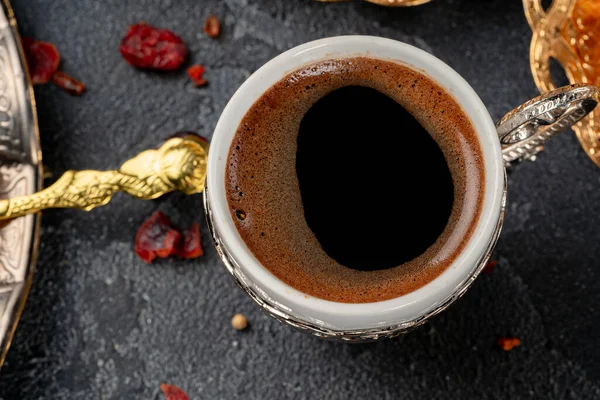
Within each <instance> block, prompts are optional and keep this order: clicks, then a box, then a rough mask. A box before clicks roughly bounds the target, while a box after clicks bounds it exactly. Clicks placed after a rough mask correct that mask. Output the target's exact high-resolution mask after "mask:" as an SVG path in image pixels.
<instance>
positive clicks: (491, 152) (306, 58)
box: [204, 36, 598, 340]
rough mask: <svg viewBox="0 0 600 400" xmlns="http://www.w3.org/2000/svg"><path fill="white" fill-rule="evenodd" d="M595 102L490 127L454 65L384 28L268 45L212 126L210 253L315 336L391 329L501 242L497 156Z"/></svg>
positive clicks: (529, 145) (280, 314)
mask: <svg viewBox="0 0 600 400" xmlns="http://www.w3.org/2000/svg"><path fill="white" fill-rule="evenodd" d="M597 102H598V89H597V88H595V87H593V86H583V85H580V86H572V87H566V88H561V89H558V90H557V91H554V92H551V93H548V94H545V95H543V96H540V97H539V98H536V99H534V100H532V101H530V102H528V103H526V104H524V105H523V106H521V107H519V108H517V109H516V110H514V111H512V112H511V113H509V114H507V116H506V117H504V118H503V119H502V121H500V123H499V124H498V125H497V126H496V125H494V123H493V122H492V120H491V117H490V115H489V113H488V111H487V110H486V108H485V106H484V105H483V103H482V102H481V100H480V99H479V97H478V96H477V94H476V93H475V91H474V90H473V89H472V88H471V87H470V86H469V85H468V83H467V82H466V81H465V80H464V79H463V78H462V77H460V76H459V75H458V74H457V73H456V72H455V71H454V70H452V69H451V68H450V67H449V66H447V65H446V64H444V63H443V62H442V61H440V60H439V59H437V58H435V57H434V56H432V55H430V54H428V53H426V52H424V51H422V50H419V49H417V48H415V47H412V46H410V45H407V44H404V43H399V42H396V41H393V40H389V39H383V38H377V37H365V36H344V37H334V38H329V39H323V40H318V41H315V42H311V43H307V44H304V45H302V46H299V47H297V48H294V49H292V50H289V51H288V52H286V53H284V54H282V55H280V56H278V57H276V58H275V59H273V60H272V61H270V62H268V63H267V64H266V65H264V66H263V67H262V68H260V69H259V70H258V71H257V72H256V73H254V74H253V75H252V76H251V77H250V78H249V79H248V80H247V81H246V82H245V83H244V84H243V85H242V86H241V87H240V89H239V90H238V91H237V92H236V93H235V95H234V96H233V97H232V99H231V100H230V102H229V104H228V105H227V107H226V108H225V110H224V111H223V114H222V116H221V118H220V120H219V122H218V124H217V127H216V129H215V132H214V135H213V138H212V145H211V152H210V155H209V161H208V175H207V181H206V190H205V192H204V193H205V195H204V196H205V197H204V199H205V206H206V210H207V216H208V220H209V226H210V228H211V233H212V235H213V238H214V241H215V244H216V247H217V250H218V252H219V254H220V256H221V258H222V259H223V261H224V263H225V265H226V267H227V269H228V270H229V272H231V274H232V275H233V276H234V277H235V279H236V280H237V282H238V284H239V285H240V286H241V287H242V288H243V289H244V290H245V291H246V292H247V293H248V294H249V295H250V296H251V297H252V298H253V299H254V300H255V301H256V302H257V303H258V304H259V305H260V306H261V307H262V308H263V309H265V310H266V311H267V312H268V313H269V314H271V315H273V316H274V317H276V318H278V319H279V320H281V321H283V322H286V323H288V324H290V325H293V326H296V327H299V328H301V329H303V330H306V331H308V332H310V333H313V334H315V335H317V336H321V337H327V338H340V339H343V340H373V339H377V338H381V337H390V336H394V335H396V334H399V333H401V332H404V331H406V330H407V329H409V328H412V327H415V326H417V325H419V324H421V323H423V322H424V321H425V320H426V319H427V318H428V317H430V316H432V315H434V314H436V313H438V312H439V311H441V310H443V309H444V308H446V307H447V306H448V305H449V304H450V303H452V302H453V301H454V300H456V299H457V298H458V297H459V296H460V295H461V294H462V293H464V291H465V290H466V289H467V288H468V287H469V285H470V284H471V283H472V282H473V280H474V279H475V278H476V277H477V275H478V274H479V272H480V271H481V269H482V268H483V266H484V265H485V263H486V262H487V260H488V258H489V256H490V253H491V251H492V249H493V247H494V245H495V243H496V241H497V238H498V235H499V233H500V229H501V226H502V221H503V215H504V205H505V196H506V169H505V167H506V166H508V165H510V164H511V163H514V162H516V161H520V160H522V159H525V158H529V159H532V158H534V157H535V154H536V153H537V152H538V151H539V150H540V149H541V144H542V143H543V141H544V140H546V139H548V138H549V137H550V136H551V135H553V134H554V133H556V132H558V131H559V130H561V129H563V128H566V127H568V126H570V125H572V124H573V123H576V122H577V121H579V120H580V119H581V118H583V117H584V116H585V115H587V113H589V112H590V111H591V110H592V109H593V108H594V107H595V106H596V104H597Z"/></svg>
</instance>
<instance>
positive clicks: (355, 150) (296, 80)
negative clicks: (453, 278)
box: [225, 57, 485, 303]
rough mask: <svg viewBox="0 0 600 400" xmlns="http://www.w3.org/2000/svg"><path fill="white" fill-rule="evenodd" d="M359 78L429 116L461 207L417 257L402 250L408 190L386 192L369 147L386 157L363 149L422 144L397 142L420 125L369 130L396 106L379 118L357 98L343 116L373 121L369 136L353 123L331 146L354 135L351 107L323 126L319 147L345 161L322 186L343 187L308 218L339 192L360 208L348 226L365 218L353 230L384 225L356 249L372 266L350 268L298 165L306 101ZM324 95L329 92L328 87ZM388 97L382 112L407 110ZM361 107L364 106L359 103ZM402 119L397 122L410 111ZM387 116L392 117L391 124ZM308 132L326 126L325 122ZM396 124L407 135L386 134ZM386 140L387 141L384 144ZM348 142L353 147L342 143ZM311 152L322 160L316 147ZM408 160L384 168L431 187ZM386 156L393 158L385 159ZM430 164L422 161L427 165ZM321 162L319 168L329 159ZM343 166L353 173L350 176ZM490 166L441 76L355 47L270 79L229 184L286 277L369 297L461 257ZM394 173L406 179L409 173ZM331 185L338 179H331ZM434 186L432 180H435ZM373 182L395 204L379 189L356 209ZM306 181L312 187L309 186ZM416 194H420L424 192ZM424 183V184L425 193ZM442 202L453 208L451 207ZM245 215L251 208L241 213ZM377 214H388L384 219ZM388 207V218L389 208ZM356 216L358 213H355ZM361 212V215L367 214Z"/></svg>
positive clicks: (237, 209)
mask: <svg viewBox="0 0 600 400" xmlns="http://www.w3.org/2000/svg"><path fill="white" fill-rule="evenodd" d="M349 86H362V87H364V88H365V89H363V90H367V91H368V93H370V96H373V91H375V92H376V93H375V94H376V95H377V97H376V98H377V99H378V100H377V101H380V99H381V97H380V96H383V97H384V99H385V97H386V96H387V97H388V98H389V99H390V100H391V102H392V103H393V102H396V103H398V105H400V106H401V108H402V107H403V108H405V109H406V110H408V111H410V113H411V114H412V115H413V116H414V118H415V119H416V121H418V124H420V125H422V127H423V128H422V129H424V130H426V131H427V132H429V134H430V136H431V137H432V138H433V139H434V140H435V142H436V143H437V144H438V145H439V148H440V149H441V150H442V152H443V155H444V158H445V159H446V161H447V166H448V168H449V170H450V172H451V174H452V183H453V189H454V191H453V192H454V193H453V195H454V201H453V204H452V209H451V212H450V217H449V219H447V218H445V217H443V219H445V221H443V222H442V223H441V224H442V225H445V227H444V228H443V230H442V231H441V233H440V232H434V234H435V237H436V238H437V240H435V239H434V240H433V241H431V240H429V241H430V243H427V244H426V245H425V246H423V243H420V245H421V248H420V249H411V250H414V252H413V254H410V255H413V256H414V255H416V258H411V257H410V256H409V253H410V252H408V251H399V252H398V253H396V254H394V251H393V249H394V247H398V246H401V245H402V242H403V240H404V237H405V235H406V234H407V232H408V231H410V228H409V229H407V230H406V231H403V232H392V231H393V222H394V221H398V218H399V216H400V218H401V215H407V214H406V213H405V211H406V210H402V211H398V212H395V211H394V209H393V208H394V204H398V205H402V200H400V199H394V197H395V196H394V193H390V192H387V193H386V189H387V188H389V183H390V182H387V183H384V182H383V181H380V182H379V184H375V181H374V180H368V179H367V180H365V177H366V176H367V175H371V174H375V173H379V172H381V171H377V169H378V166H377V165H365V163H364V161H365V157H366V159H370V160H375V159H377V154H371V155H369V156H365V155H364V153H365V152H366V151H367V150H368V151H371V152H374V153H380V154H382V155H387V156H388V157H390V158H392V157H393V159H396V158H399V157H402V155H403V154H404V153H405V152H411V151H414V152H416V151H417V150H416V149H414V148H410V147H408V146H405V147H404V146H403V147H400V149H398V151H396V152H395V151H394V147H395V146H394V145H398V146H400V142H401V138H402V137H404V136H409V135H414V133H415V132H412V131H411V129H410V125H409V126H407V128H409V129H407V130H404V129H402V128H401V127H399V126H398V127H397V129H396V130H395V131H388V132H387V135H386V133H385V132H381V136H379V137H378V136H377V133H376V132H372V131H371V132H367V131H366V130H367V129H368V128H367V126H368V125H372V126H373V127H377V126H378V125H377V124H379V123H384V124H385V125H389V124H387V123H386V121H389V122H390V123H391V122H392V119H393V116H390V115H387V116H385V117H384V118H385V119H380V120H379V121H378V122H377V123H375V122H372V118H371V116H367V115H365V114H364V113H360V111H357V109H354V110H353V111H354V112H355V113H354V114H353V115H350V114H348V115H347V116H346V118H348V120H347V121H345V122H343V123H342V124H348V123H349V121H357V119H360V120H361V122H360V123H359V122H358V121H357V122H356V123H355V124H354V125H355V127H356V126H358V125H360V124H362V125H363V126H364V127H365V131H364V132H363V137H362V138H361V140H360V141H359V140H358V138H357V137H356V136H358V135H359V133H358V132H355V133H351V132H348V133H349V135H350V136H349V137H347V138H346V139H345V140H346V143H344V144H340V145H339V148H337V149H334V148H330V149H329V150H331V151H333V154H327V153H328V149H327V146H328V145H327V143H332V142H335V141H337V140H336V139H335V138H334V137H333V135H341V136H343V132H342V131H341V130H338V127H340V126H339V125H336V123H335V119H337V118H338V117H339V116H340V115H339V114H340V113H338V115H336V116H334V115H332V116H331V120H332V121H330V123H331V122H332V123H333V124H332V125H331V129H333V131H332V132H322V135H331V136H330V137H329V138H328V139H323V140H324V143H323V145H324V146H325V147H324V148H323V149H322V150H323V152H322V153H321V154H320V156H319V158H320V159H321V160H323V159H324V158H326V157H330V156H333V157H343V158H344V161H343V162H344V164H345V165H338V166H337V167H336V169H330V170H329V171H323V175H321V176H320V178H318V179H325V180H326V179H327V174H331V175H330V176H331V179H330V182H329V183H327V182H322V185H321V184H319V182H315V181H313V182H312V183H311V184H316V185H317V186H323V185H328V184H332V185H339V187H338V189H339V191H337V194H336V193H335V192H336V190H335V189H334V190H333V192H331V194H332V195H333V196H335V197H333V198H329V199H328V200H326V201H330V202H331V203H330V204H329V206H327V205H325V206H324V205H323V204H322V203H321V204H319V200H318V198H317V199H316V200H314V201H313V199H309V204H310V205H309V208H308V212H309V223H310V222H312V223H313V224H314V223H315V220H316V219H318V218H319V216H318V215H316V216H310V213H311V212H313V211H315V210H316V209H315V208H314V207H313V205H317V206H318V207H319V210H320V211H318V213H319V212H327V211H326V210H325V209H324V208H323V207H325V208H328V207H329V208H332V207H333V208H335V207H336V205H335V203H336V200H337V202H339V206H338V207H346V210H345V212H346V213H350V215H345V216H342V218H346V217H347V218H350V220H349V221H345V222H344V224H348V225H347V227H348V228H352V225H354V229H353V230H352V231H350V232H348V233H346V234H348V235H352V233H354V234H356V235H360V234H365V233H366V234H367V235H370V236H373V239H370V241H369V240H368V241H367V242H366V245H365V244H363V245H362V248H361V249H360V250H358V249H357V252H358V254H361V253H362V255H361V259H359V260H355V261H354V262H358V263H359V264H360V265H361V266H362V267H363V268H361V269H367V271H364V270H358V269H352V268H349V267H348V266H346V265H344V264H342V263H340V262H339V261H338V260H336V259H335V257H332V256H331V254H327V252H326V251H325V250H324V249H323V247H322V244H321V243H319V239H318V237H317V236H315V232H313V230H312V229H311V227H310V226H309V224H308V223H307V219H306V218H305V210H304V207H303V199H302V193H301V190H300V185H299V180H298V175H297V172H296V171H297V169H296V167H297V165H296V160H297V151H298V141H299V135H298V132H299V130H300V126H301V124H302V122H303V121H304V117H305V115H306V113H307V112H308V111H309V110H310V109H311V107H312V106H313V105H314V104H315V103H316V102H317V101H318V100H321V99H323V97H324V96H326V95H327V94H330V93H331V92H333V91H335V90H352V89H348V88H347V87H349ZM377 92H378V93H377ZM333 96H336V94H333ZM323 100H324V101H326V102H327V99H323ZM383 104H384V105H382V109H381V110H379V111H378V112H385V110H386V108H385V107H390V108H391V109H388V110H387V111H389V112H397V110H398V109H397V108H396V107H395V106H393V107H392V105H391V103H390V102H389V101H387V100H386V101H385V102H384V103H383ZM373 105H374V104H372V105H371V106H373ZM318 107H319V106H318ZM352 107H356V105H354V106H352ZM367 107H369V106H367ZM358 109H360V107H358ZM367 109H368V108H367ZM334 111H335V109H334ZM348 111H350V109H349V110H348ZM371 111H374V110H371ZM315 112H317V113H318V112H319V111H318V109H315ZM389 112H388V113H389ZM311 114H312V113H311ZM341 114H343V112H341ZM398 117H401V115H399V116H398ZM311 118H312V117H311V116H310V115H309V120H306V121H304V122H305V123H309V124H312V122H310V119H311ZM396 122H397V125H398V123H400V122H401V121H400V120H398V121H396ZM418 124H417V125H418ZM413 126H414V123H413ZM380 128H382V129H383V126H380ZM336 132H337V133H336ZM308 134H309V135H319V133H318V132H310V133H308ZM390 135H392V136H393V135H395V136H396V137H394V138H390V137H386V136H390ZM338 137H339V136H338ZM306 138H308V137H307V136H306V134H303V135H302V136H300V141H303V140H304V139H306ZM317 140H318V138H317ZM342 140H343V139H342ZM310 141H313V139H311V140H310ZM407 141H408V142H410V141H411V139H407ZM313 142H314V141H313ZM349 144H350V146H349ZM308 145H310V143H308ZM304 146H305V145H304V144H303V145H302V148H301V149H300V150H301V151H302V152H305V151H307V150H306V149H305V148H304ZM384 147H386V149H383V148H384ZM344 149H346V150H347V151H350V153H349V154H347V155H345V154H342V152H343V150H344ZM315 151H318V150H315ZM309 156H310V154H309ZM304 157H305V156H303V157H302V158H301V159H300V162H301V164H302V160H305V158H304ZM410 158H411V159H414V160H413V161H414V162H416V163H417V165H415V167H417V166H420V167H422V166H423V163H425V162H426V160H420V159H419V157H417V156H415V155H411V156H410ZM423 158H426V156H423ZM307 161H308V162H311V161H314V162H319V161H318V160H316V159H315V160H307ZM382 161H383V160H381V159H379V160H377V161H376V162H377V163H381V162H382ZM322 162H323V161H322ZM325 162H326V161H325ZM403 162H407V164H404V167H405V168H404V170H402V168H398V169H395V168H394V167H392V166H391V164H388V165H387V167H388V168H391V170H387V171H385V170H384V171H383V174H384V176H387V177H388V178H391V177H392V176H393V175H394V174H396V175H397V176H398V177H399V181H400V182H401V181H403V180H405V179H406V180H407V181H406V182H407V184H408V186H409V187H410V186H412V185H417V186H420V187H424V186H422V185H423V182H419V183H416V182H412V183H409V182H410V181H411V180H412V178H411V174H410V171H407V168H415V167H409V166H408V160H404V161H403ZM379 166H380V167H386V165H382V164H380V165H379ZM369 171H370V174H369ZM299 172H300V174H301V175H302V174H303V173H306V172H308V173H309V174H311V172H310V170H309V169H306V168H303V167H302V166H301V168H300V170H299ZM424 172H425V171H421V173H424ZM312 173H313V174H318V171H313V172H312ZM344 174H345V175H346V176H343V175H344ZM361 174H365V175H361ZM483 175H484V168H483V161H482V159H481V149H480V147H479V142H478V140H477V138H476V135H475V132H474V130H473V127H472V126H471V123H470V121H469V120H468V118H467V116H466V115H465V114H464V112H463V111H462V109H461V108H460V106H459V105H458V104H457V103H456V101H455V100H454V99H453V98H452V96H450V95H449V94H448V93H446V92H445V91H444V90H443V89H442V88H441V87H440V86H439V85H437V84H436V83H435V82H434V81H432V80H431V79H430V78H428V77H427V76H425V75H423V74H422V73H420V72H417V71H415V70H413V69H411V68H409V67H407V66H404V65H401V64H399V63H395V62H391V61H384V60H378V59H373V58H364V57H355V58H349V59H340V60H335V59H334V60H327V61H322V62H318V63H315V64H311V65H308V66H305V67H302V68H300V69H299V70H297V71H295V72H293V73H291V74H290V75H288V76H286V77H283V78H282V79H281V81H279V82H278V83H276V84H275V85H273V87H271V88H270V89H269V90H267V91H266V92H265V93H264V94H263V95H262V96H261V97H260V98H259V99H258V100H257V101H256V102H255V104H254V105H253V106H252V107H251V108H250V109H249V110H248V112H247V114H246V116H245V117H244V118H243V120H242V122H241V124H240V126H239V128H238V131H237V133H236V135H235V137H234V139H233V141H232V145H231V149H230V152H229V161H228V166H227V173H226V182H225V186H226V191H227V196H228V202H229V206H230V211H231V216H232V218H233V220H234V222H235V223H236V227H237V229H238V232H239V233H240V235H241V236H242V238H243V240H244V242H245V243H246V245H247V246H248V248H249V249H250V250H251V251H252V253H253V254H254V255H255V256H256V258H257V259H258V260H259V261H260V262H261V264H262V265H263V266H265V267H266V268H267V269H268V270H269V271H271V272H272V273H273V274H274V275H275V276H277V277H278V278H279V279H281V280H283V281H284V282H286V283H288V284H289V285H290V286H292V287H294V288H296V289H298V290H300V291H301V292H303V293H306V294H309V295H312V296H316V297H320V298H323V299H327V300H332V301H340V302H349V303H365V302H373V301H381V300H387V299H391V298H394V297H398V296H401V295H403V294H406V293H409V292H411V291H413V290H415V289H417V288H419V287H421V286H423V285H425V284H426V283H428V282H430V281H431V280H432V279H434V278H435V277H437V276H438V275H439V274H440V273H442V272H443V271H444V270H445V269H446V268H447V267H448V266H449V265H450V264H451V263H452V261H453V260H454V259H455V258H456V256H457V255H458V254H459V253H460V251H461V250H462V249H463V248H464V246H465V245H466V243H467V241H468V239H469V238H470V237H471V234H472V231H473V229H474V226H475V224H476V222H477V220H478V218H479V213H480V208H481V207H480V206H481V201H482V198H483V190H484V187H485V183H484V180H483ZM380 177H382V176H381V175H379V176H378V179H379V178H380ZM301 178H302V176H301ZM413 178H414V176H413ZM307 179H311V178H310V177H304V178H302V182H304V185H307V184H308V182H307V181H306V180H307ZM337 179H339V182H337V183H335V182H333V181H331V180H337ZM384 180H385V179H384ZM397 181H398V179H397ZM370 184H373V187H369V185H370ZM393 184H398V182H394V183H393ZM398 186H402V183H399V184H398ZM415 187H416V186H415ZM314 189H316V190H309V191H308V192H312V195H314V196H317V197H319V196H320V194H319V193H317V192H318V188H316V187H315V188H314ZM327 190H331V188H329V189H327ZM394 190H396V189H394ZM426 190H427V191H432V189H431V188H429V189H426ZM361 191H364V193H361ZM369 191H374V192H373V193H374V195H375V197H380V196H384V197H385V198H386V201H387V202H389V203H390V204H385V205H381V204H379V205H378V204H376V203H377V201H375V200H373V201H372V203H371V204H370V206H371V208H375V209H374V210H371V209H369V208H366V209H360V210H352V209H353V208H354V207H353V205H352V204H351V203H354V204H357V201H356V199H349V200H348V203H344V202H345V201H346V199H348V196H349V195H350V196H356V197H358V196H361V195H365V196H368V192H369ZM433 191H434V190H433ZM443 191H444V190H443ZM306 193H307V191H305V194H306ZM430 193H431V192H430ZM397 194H398V193H397ZM397 194H396V195H397ZM412 195H419V194H416V193H413V194H412ZM421 195H425V194H424V193H421ZM430 196H434V194H430ZM367 201H370V200H367ZM429 202H430V204H431V205H432V207H435V203H437V199H431V200H429ZM440 203H441V204H442V209H444V208H447V205H448V200H447V199H444V200H440ZM419 207H422V205H420V206H419ZM386 210H388V211H389V212H386ZM423 211H424V210H423ZM438 211H440V210H438ZM440 212H441V213H442V214H444V213H445V212H444V211H443V210H441V211H440ZM241 215H243V218H240V216H241ZM420 217H421V218H422V219H421V221H420V223H421V224H428V223H429V219H428V215H427V214H422V215H420ZM329 218H335V216H329ZM378 218H379V220H377V219H378ZM382 218H383V220H381V219H382ZM411 218H412V216H411ZM353 219H354V220H357V222H355V223H352V222H351V221H353ZM436 219H438V220H439V219H440V218H436ZM358 220H361V221H360V222H358ZM446 221H447V224H446V223H445V222H446ZM408 223H409V224H413V225H414V226H418V224H419V221H417V219H412V220H411V221H408ZM436 223H437V224H439V222H434V224H436ZM318 227H319V228H323V227H325V229H335V230H337V229H336V228H335V227H332V226H325V225H321V222H320V223H318ZM369 227H375V228H377V227H382V228H383V229H384V231H383V232H378V231H376V230H373V229H370V228H369ZM361 229H362V231H361ZM417 229H420V228H417ZM401 230H402V228H398V231H401ZM426 231H427V233H431V232H433V231H429V230H428V229H424V230H423V232H426ZM415 233H417V232H415ZM317 234H318V235H322V237H321V238H322V239H323V238H324V237H325V236H327V237H330V236H331V232H329V233H328V232H325V231H324V230H319V231H317ZM384 235H387V237H386V238H382V239H381V242H382V243H383V244H384V245H385V249H384V250H385V251H384V253H386V252H387V254H384V257H383V258H382V259H381V260H379V262H374V263H373V264H370V263H369V261H370V260H369V259H367V258H369V257H370V258H371V259H373V260H374V259H376V258H377V256H378V255H377V254H378V249H377V247H376V246H378V244H377V237H378V236H384ZM424 236H426V235H424ZM427 239H431V238H427ZM422 241H423V242H424V241H425V240H422ZM363 243H364V242H363ZM394 243H395V244H394ZM353 244H354V245H356V242H350V243H346V246H348V247H351V246H352V245H353ZM343 246H344V243H338V245H336V246H335V248H336V249H342V248H343ZM423 247H424V248H423ZM330 250H331V248H330ZM346 251H347V250H346ZM346 251H344V253H346ZM423 251H424V252H423ZM398 256H401V257H398ZM345 257H348V258H345V259H344V261H347V260H348V259H349V258H351V257H352V254H348V253H346V256H345ZM402 258H404V260H402ZM394 261H395V262H394ZM402 261H404V262H402ZM381 264H383V265H384V266H385V269H378V270H368V269H377V268H373V266H374V267H377V266H379V265H381ZM365 266H366V268H365Z"/></svg>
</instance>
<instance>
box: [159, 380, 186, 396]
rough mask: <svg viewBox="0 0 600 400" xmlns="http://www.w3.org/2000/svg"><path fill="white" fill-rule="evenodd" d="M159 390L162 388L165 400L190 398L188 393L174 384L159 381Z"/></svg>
mask: <svg viewBox="0 0 600 400" xmlns="http://www.w3.org/2000/svg"><path fill="white" fill-rule="evenodd" d="M160 390H162V392H163V394H164V395H165V399H166V400H190V398H189V397H188V395H187V394H186V393H185V392H184V391H183V390H181V389H180V388H178V387H177V386H175V385H169V384H167V383H161V384H160Z"/></svg>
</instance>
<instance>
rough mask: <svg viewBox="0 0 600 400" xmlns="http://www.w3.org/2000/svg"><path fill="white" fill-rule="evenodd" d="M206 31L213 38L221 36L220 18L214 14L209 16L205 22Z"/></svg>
mask: <svg viewBox="0 0 600 400" xmlns="http://www.w3.org/2000/svg"><path fill="white" fill-rule="evenodd" d="M204 32H205V33H206V34H207V35H208V36H210V37H211V38H213V39H214V38H217V37H219V34H220V33H221V23H220V22H219V19H218V18H217V17H215V16H214V15H211V16H210V17H208V18H207V19H206V21H205V22H204Z"/></svg>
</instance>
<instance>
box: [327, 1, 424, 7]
mask: <svg viewBox="0 0 600 400" xmlns="http://www.w3.org/2000/svg"><path fill="white" fill-rule="evenodd" d="M317 1H320V2H322V3H340V2H343V1H352V0H317ZM364 1H367V2H369V3H373V4H377V5H380V6H386V7H410V6H418V5H421V4H425V3H429V2H430V1H431V0H364Z"/></svg>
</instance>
